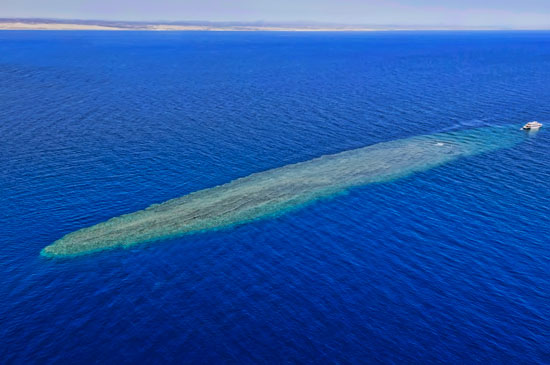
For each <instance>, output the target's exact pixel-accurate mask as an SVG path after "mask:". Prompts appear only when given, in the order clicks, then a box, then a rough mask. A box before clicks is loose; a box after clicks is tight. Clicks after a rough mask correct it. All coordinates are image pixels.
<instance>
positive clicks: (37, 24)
mask: <svg viewBox="0 0 550 365" xmlns="http://www.w3.org/2000/svg"><path fill="white" fill-rule="evenodd" d="M0 30H111V31H113V30H116V31H123V30H124V31H131V30H134V31H271V32H276V31H283V32H285V31H286V32H373V31H414V30H418V31H430V30H431V31H443V30H472V31H473V30H486V31H487V30H543V29H526V28H522V29H516V28H506V27H469V28H468V27H457V26H436V27H435V26H434V27H428V26H399V25H372V26H367V25H340V24H321V23H312V24H308V23H266V22H254V23H244V22H200V21H187V22H160V21H159V22H132V21H107V20H79V19H42V18H33V19H29V18H0Z"/></svg>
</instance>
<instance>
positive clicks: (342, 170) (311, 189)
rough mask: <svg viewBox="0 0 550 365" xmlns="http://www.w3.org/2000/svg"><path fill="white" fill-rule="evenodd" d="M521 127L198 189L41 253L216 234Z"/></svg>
mask: <svg viewBox="0 0 550 365" xmlns="http://www.w3.org/2000/svg"><path fill="white" fill-rule="evenodd" d="M521 139H522V137H521V133H518V131H517V128H516V127H484V128H477V129H468V130H461V131H454V132H446V133H436V134H430V135H421V136H414V137H410V138H405V139H399V140H394V141H389V142H382V143H377V144H374V145H371V146H367V147H364V148H359V149H355V150H350V151H345V152H340V153H337V154H334V155H327V156H322V157H319V158H315V159H313V160H310V161H305V162H300V163H296V164H292V165H287V166H283V167H279V168H275V169H272V170H268V171H264V172H259V173H255V174H252V175H249V176H247V177H243V178H240V179H237V180H234V181H232V182H229V183H227V184H223V185H220V186H216V187H213V188H208V189H204V190H200V191H197V192H194V193H191V194H188V195H185V196H183V197H181V198H176V199H172V200H169V201H167V202H164V203H161V204H154V205H151V206H150V207H148V208H146V209H144V210H140V211H137V212H134V213H130V214H126V215H122V216H119V217H115V218H112V219H110V220H108V221H106V222H103V223H99V224H96V225H94V226H91V227H87V228H82V229H80V230H78V231H75V232H72V233H69V234H67V235H65V236H64V237H62V238H61V239H59V240H57V241H55V242H54V243H53V244H51V245H49V246H47V247H45V248H44V249H43V250H42V255H44V256H48V257H57V256H74V255H80V254H86V253H90V252H94V251H99V250H104V249H111V248H116V247H127V246H131V245H135V244H139V243H144V242H151V241H157V240H161V239H166V238H171V237H178V236H181V235H184V234H188V233H193V232H199V231H203V230H210V229H218V228H223V227H228V226H231V225H236V224H240V223H245V222H249V221H252V220H255V219H259V218H264V217H269V216H273V215H277V214H281V213H282V212H286V211H289V210H292V209H296V208H298V207H301V206H303V205H304V204H307V203H309V202H312V201H314V200H316V199H319V198H324V197H330V196H332V195H335V194H338V193H340V192H343V191H346V190H347V189H350V188H353V187H356V186H361V185H365V184H370V183H380V182H385V181H390V180H394V179H397V178H401V177H404V176H407V175H409V174H412V173H415V172H418V171H424V170H427V169H430V168H433V167H436V166H439V165H442V164H444V163H447V162H450V161H453V160H455V159H457V158H460V157H465V156H471V155H476V154H481V153H485V152H489V151H493V150H497V149H500V148H506V147H511V146H513V145H514V144H516V143H518V142H519V141H521Z"/></svg>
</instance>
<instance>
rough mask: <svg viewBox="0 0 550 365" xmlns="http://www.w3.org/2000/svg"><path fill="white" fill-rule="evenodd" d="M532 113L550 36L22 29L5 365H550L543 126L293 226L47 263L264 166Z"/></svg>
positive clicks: (0, 79)
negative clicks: (104, 229)
mask: <svg viewBox="0 0 550 365" xmlns="http://www.w3.org/2000/svg"><path fill="white" fill-rule="evenodd" d="M531 120H539V121H541V122H543V123H545V122H546V123H550V32H517V33H513V32H509V33H507V32H494V33H493V32H487V33H485V32H480V33H468V32H450V33H421V32H412V33H406V32H405V33H372V34H368V33H365V34H363V33H359V34H331V33H316V34H301V33H298V34H296V33H192V32H189V33H177V32H176V33H171V32H166V33H153V32H151V33H147V32H145V33H141V32H9V31H3V32H0V222H1V229H2V234H1V236H0V262H1V264H0V281H1V283H2V285H0V338H1V339H2V341H1V342H0V359H2V360H1V361H0V362H2V363H21V364H29V363H60V362H64V363H69V362H72V363H158V362H165V363H181V362H201V363H217V362H229V363H258V362H283V361H285V362H304V363H324V362H342V363H365V362H368V363H376V362H380V363H398V364H402V363H498V364H502V363H509V364H519V363H525V364H534V363H549V362H550V338H549V337H550V320H549V318H550V284H549V277H550V264H549V262H550V261H549V260H550V248H549V244H550V238H549V237H550V222H549V218H550V208H549V207H550V153H549V150H550V131H548V130H545V128H544V127H543V129H542V130H541V131H540V132H539V133H538V134H536V135H528V136H527V135H526V137H525V141H524V142H523V143H521V144H519V145H517V146H516V147H513V148H511V149H505V150H500V151H496V152H492V153H489V154H485V155H479V156H474V157H470V158H466V159H462V160H458V161H455V162H452V163H450V164H447V165H445V166H441V167H438V168H436V169H433V170H430V171H426V172H423V173H419V174H416V175H413V176H410V177H408V178H405V179H402V180H397V181H395V182H392V183H387V184H378V185H368V186H365V187H363V188H358V189H354V190H352V191H351V192H349V194H346V195H343V196H338V197H335V198H333V199H329V200H321V201H318V202H316V203H314V204H312V205H309V206H307V207H305V208H304V209H301V210H299V211H296V212H291V213H289V214H286V215H283V216H281V217H279V218H275V219H269V220H261V221H257V222H254V223H250V224H245V225H241V226H238V227H235V228H232V229H226V230H222V231H216V232H210V233H204V234H197V235H191V236H187V237H184V238H180V239H175V240H171V241H165V242H159V243H154V244H149V245H141V246H135V247H132V248H131V249H125V250H124V249H121V250H114V251H109V252H102V253H96V254H92V255H88V256H83V257H78V258H73V259H47V258H44V257H41V256H40V255H39V253H40V250H41V249H42V248H43V247H45V246H46V245H48V244H50V243H52V242H53V241H55V240H56V239H58V238H60V237H61V236H63V235H64V234H66V233H69V232H71V231H74V230H77V229H79V228H82V227H86V226H89V225H92V224H95V223H99V222H101V221H104V220H106V219H108V218H110V217H113V216H117V215H120V214H124V213H129V212H133V211H136V210H139V209H143V208H145V207H147V206H148V205H150V204H152V203H156V202H162V201H165V200H168V199H170V198H175V197H179V196H182V195H185V194H187V193H190V192H192V191H196V190H199V189H203V188H207V187H212V186H215V185H219V184H222V183H225V182H228V181H230V180H233V179H235V178H238V177H242V176H246V175H249V174H251V173H254V172H258V171H263V170H266V169H270V168H274V167H279V166H283V165H286V164H289V163H295V162H299V161H305V160H309V159H311V158H314V157H317V156H320V155H323V154H329V153H336V152H340V151H345V150H348V149H352V148H358V147H362V146H366V145H369V144H373V143H377V142H382V141H388V140H392V139H396V138H404V137H409V136H413V135H417V134H425V133H431V132H435V131H444V130H453V129H462V128H468V127H476V126H486V125H501V124H510V123H513V124H517V125H518V129H519V127H520V126H521V124H523V123H525V122H527V121H531ZM546 127H550V124H548V125H547V126H546ZM518 133H523V132H520V131H519V130H518Z"/></svg>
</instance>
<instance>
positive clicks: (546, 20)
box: [0, 0, 550, 28]
mask: <svg viewBox="0 0 550 365" xmlns="http://www.w3.org/2000/svg"><path fill="white" fill-rule="evenodd" d="M1 17H50V18H78V19H105V20H210V21H257V20H260V21H273V22H293V21H306V22H330V23H342V24H398V25H462V26H512V27H530V28H532V27H542V28H550V0H389V1H382V0H0V18H1Z"/></svg>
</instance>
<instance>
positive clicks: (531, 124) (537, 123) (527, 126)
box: [521, 122, 542, 131]
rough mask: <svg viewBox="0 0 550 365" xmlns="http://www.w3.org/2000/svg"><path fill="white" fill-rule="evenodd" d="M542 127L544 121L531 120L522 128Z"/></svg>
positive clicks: (525, 129)
mask: <svg viewBox="0 0 550 365" xmlns="http://www.w3.org/2000/svg"><path fill="white" fill-rule="evenodd" d="M540 127H542V123H539V122H529V123H527V124H526V125H524V126H523V128H521V129H523V130H524V131H529V130H531V129H539V128H540Z"/></svg>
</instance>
